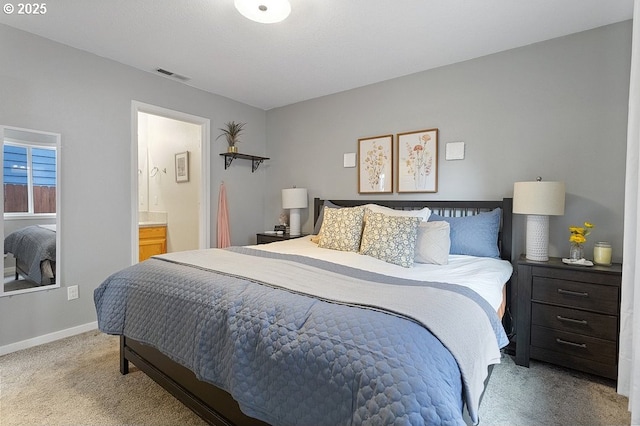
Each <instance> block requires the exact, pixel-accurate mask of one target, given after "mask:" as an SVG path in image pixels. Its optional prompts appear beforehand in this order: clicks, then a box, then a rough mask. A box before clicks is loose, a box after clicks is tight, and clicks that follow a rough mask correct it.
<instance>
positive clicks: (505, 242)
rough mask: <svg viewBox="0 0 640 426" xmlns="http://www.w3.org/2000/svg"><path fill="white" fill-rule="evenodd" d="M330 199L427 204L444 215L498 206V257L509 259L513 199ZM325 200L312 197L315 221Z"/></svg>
mask: <svg viewBox="0 0 640 426" xmlns="http://www.w3.org/2000/svg"><path fill="white" fill-rule="evenodd" d="M327 201H330V202H331V203H333V204H335V205H337V206H341V207H355V206H362V205H364V204H378V205H381V206H385V207H389V208H392V209H396V210H419V209H421V208H424V207H429V209H431V211H432V212H433V213H435V214H437V215H440V216H445V217H462V216H473V215H476V214H478V213H481V212H488V211H491V210H493V209H495V208H498V207H499V208H501V209H502V220H501V221H500V232H499V234H498V247H499V248H500V257H501V258H502V259H505V260H508V261H509V262H511V261H512V236H513V233H512V232H513V199H512V198H503V199H502V200H496V201H440V200H433V201H430V200H364V199H357V200H332V199H328V200H327ZM324 202H325V200H324V199H320V198H314V201H313V223H314V224H315V223H316V222H317V220H318V216H319V215H320V211H321V210H322V206H323V205H324Z"/></svg>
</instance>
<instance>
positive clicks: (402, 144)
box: [396, 129, 438, 192]
mask: <svg viewBox="0 0 640 426" xmlns="http://www.w3.org/2000/svg"><path fill="white" fill-rule="evenodd" d="M396 139H397V141H398V192H438V129H428V130H419V131H415V132H407V133H398V135H397V138H396Z"/></svg>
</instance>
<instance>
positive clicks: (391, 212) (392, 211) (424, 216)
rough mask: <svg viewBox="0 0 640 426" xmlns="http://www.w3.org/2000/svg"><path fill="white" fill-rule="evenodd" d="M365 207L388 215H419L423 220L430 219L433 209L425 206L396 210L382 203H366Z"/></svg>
mask: <svg viewBox="0 0 640 426" xmlns="http://www.w3.org/2000/svg"><path fill="white" fill-rule="evenodd" d="M365 207H366V208H368V209H369V210H371V211H372V212H373V213H382V214H386V215H387V216H403V217H419V218H420V219H422V221H423V222H426V221H427V220H429V216H431V210H430V209H429V207H425V208H423V209H420V210H396V209H392V208H390V207H385V206H381V205H380V204H366V205H365Z"/></svg>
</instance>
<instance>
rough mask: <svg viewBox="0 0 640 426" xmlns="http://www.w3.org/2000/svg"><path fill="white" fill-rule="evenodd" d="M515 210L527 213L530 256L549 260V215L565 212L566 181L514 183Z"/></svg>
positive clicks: (528, 252) (535, 258)
mask: <svg viewBox="0 0 640 426" xmlns="http://www.w3.org/2000/svg"><path fill="white" fill-rule="evenodd" d="M513 212H514V213H518V214H526V215H527V249H526V257H527V259H529V260H536V261H540V262H546V261H548V260H549V216H561V215H563V214H564V182H543V181H542V178H540V177H538V178H537V179H536V181H535V182H516V183H514V185H513Z"/></svg>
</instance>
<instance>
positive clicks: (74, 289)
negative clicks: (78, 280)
mask: <svg viewBox="0 0 640 426" xmlns="http://www.w3.org/2000/svg"><path fill="white" fill-rule="evenodd" d="M77 298H78V286H77V285H72V286H69V287H67V300H73V299H77Z"/></svg>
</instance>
